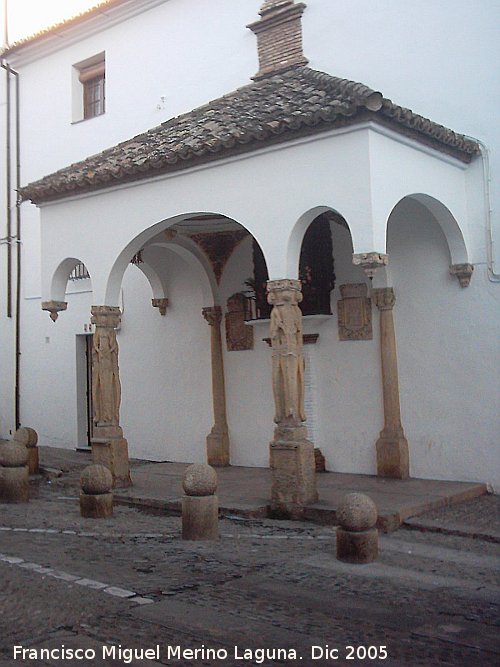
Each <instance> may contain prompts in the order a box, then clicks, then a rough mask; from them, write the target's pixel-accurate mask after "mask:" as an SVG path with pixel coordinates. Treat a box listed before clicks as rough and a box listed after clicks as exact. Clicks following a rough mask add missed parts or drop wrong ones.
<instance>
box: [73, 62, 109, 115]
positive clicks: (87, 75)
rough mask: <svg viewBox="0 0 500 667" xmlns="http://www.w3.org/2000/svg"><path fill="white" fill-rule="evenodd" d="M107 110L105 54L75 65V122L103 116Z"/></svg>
mask: <svg viewBox="0 0 500 667" xmlns="http://www.w3.org/2000/svg"><path fill="white" fill-rule="evenodd" d="M105 111H106V63H105V54H104V52H103V53H99V54H97V55H95V56H92V57H91V58H87V60H83V61H82V62H80V63H77V64H75V65H73V122H78V121H81V120H87V119H89V118H95V117H96V116H102V114H103V113H104V112H105Z"/></svg>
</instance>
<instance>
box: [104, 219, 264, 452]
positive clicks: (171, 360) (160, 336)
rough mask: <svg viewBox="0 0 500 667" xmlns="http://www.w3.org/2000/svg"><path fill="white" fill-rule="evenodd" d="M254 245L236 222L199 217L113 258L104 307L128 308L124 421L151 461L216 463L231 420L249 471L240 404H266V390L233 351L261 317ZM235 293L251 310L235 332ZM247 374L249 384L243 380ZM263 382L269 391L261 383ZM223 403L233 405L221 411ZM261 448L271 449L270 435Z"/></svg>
mask: <svg viewBox="0 0 500 667" xmlns="http://www.w3.org/2000/svg"><path fill="white" fill-rule="evenodd" d="M255 245H256V241H255V239H254V238H253V236H252V235H251V234H250V233H249V232H248V231H247V229H245V228H244V227H243V226H242V225H240V224H239V223H238V222H237V221H235V220H232V219H230V218H228V217H226V216H224V215H221V214H217V213H209V212H194V213H189V214H183V215H182V216H176V217H175V218H171V219H169V220H164V221H161V222H160V223H158V224H156V225H154V226H152V227H150V228H148V229H147V230H144V232H142V233H141V234H140V235H138V236H137V237H136V238H134V239H133V240H131V241H130V242H129V243H128V244H127V246H126V247H125V248H124V249H123V250H122V252H121V253H120V255H119V256H118V257H117V259H116V260H115V262H114V265H113V266H112V269H111V271H110V273H109V276H108V280H107V287H106V292H105V293H106V295H107V296H106V301H107V303H106V305H108V306H109V305H112V306H113V305H115V304H117V302H118V301H120V304H119V305H120V306H121V305H122V304H123V312H122V325H121V329H120V332H119V334H118V339H119V347H120V378H121V382H122V406H121V411H120V421H121V425H122V426H123V429H124V432H125V433H126V434H127V439H128V441H129V447H130V451H131V453H132V454H133V452H134V442H136V441H138V440H140V441H141V450H142V452H144V455H146V456H147V457H149V458H151V459H157V460H158V459H160V460H165V459H168V460H172V461H182V462H192V461H206V460H207V455H208V458H209V460H210V457H209V453H210V451H211V450H210V447H209V436H210V435H213V432H214V429H215V436H217V437H218V436H219V435H220V433H219V429H218V428H215V427H216V426H217V427H218V426H219V425H220V423H219V422H217V419H219V420H220V419H221V414H223V420H226V419H227V422H229V425H230V429H231V443H232V442H233V439H234V442H235V443H236V445H235V447H236V450H237V452H236V455H235V459H234V460H233V454H231V462H236V463H243V462H244V463H248V461H241V460H240V461H238V452H239V453H240V455H241V453H242V452H244V451H245V452H246V451H249V442H247V441H246V440H245V438H247V437H248V438H251V436H250V434H249V433H248V427H247V424H246V422H245V419H246V415H243V416H242V415H241V412H242V411H241V403H242V401H243V402H244V403H246V404H248V403H249V402H250V400H253V399H252V397H250V396H249V397H248V400H246V393H247V390H248V393H249V394H250V393H251V392H254V393H255V394H257V395H258V396H259V399H260V395H261V394H262V393H263V392H262V391H259V389H258V387H253V386H251V385H252V382H253V377H252V379H251V380H249V379H248V378H249V376H250V374H251V373H250V371H251V369H252V364H251V363H250V362H249V359H248V358H243V356H241V355H234V354H229V352H231V353H232V352H234V351H237V350H238V351H239V350H241V351H243V350H248V349H250V347H249V346H247V345H244V346H242V345H241V340H240V339H238V336H237V334H238V332H240V331H241V330H243V331H244V332H245V333H246V334H250V333H251V329H252V327H251V325H248V326H247V325H245V322H244V321H243V320H244V318H245V321H249V320H253V319H255V305H254V304H255V294H254V293H253V292H252V290H251V287H250V285H249V284H250V283H251V281H252V279H253V278H254V276H255V270H254V257H253V252H254V251H253V249H254V246H255ZM261 252H262V251H261ZM264 266H265V260H264ZM266 270H267V269H266ZM120 294H122V296H120ZM236 295H239V296H240V297H241V298H242V299H243V300H244V301H245V312H244V313H242V314H241V315H242V319H241V322H239V325H238V326H239V329H238V327H236V328H237V329H238V331H236V333H235V328H234V326H233V324H234V316H235V313H234V312H231V318H228V317H227V315H228V310H229V307H228V303H231V304H233V303H234V301H235V296H236ZM150 297H151V298H150ZM151 299H152V301H153V305H157V304H158V302H161V305H162V306H163V312H162V311H160V313H161V314H162V315H164V317H161V318H160V317H158V316H157V311H154V310H153V308H151V305H150V302H151ZM155 302H156V303H155ZM158 305H160V304H158ZM237 315H239V313H237ZM229 319H230V320H231V321H229ZM224 332H225V334H226V336H224ZM224 338H225V339H226V340H225V341H224ZM250 338H251V336H248V337H247V342H248V343H249V344H250V343H251V342H252V341H250ZM235 340H236V342H235ZM256 354H257V355H259V354H260V355H261V356H262V361H263V362H265V363H266V366H265V373H266V380H267V381H268V376H267V373H268V368H267V359H266V358H265V355H266V350H265V349H264V350H259V352H258V353H256ZM247 366H248V368H247ZM262 366H263V368H264V364H262ZM242 373H244V374H246V375H247V382H246V383H242V382H241V380H240V377H241V375H242ZM221 378H222V384H221ZM224 382H225V385H226V388H225V392H221V391H220V388H221V386H223V383H224ZM256 382H257V384H262V379H261V380H260V382H259V380H258V379H257V380H256ZM223 394H224V396H223V398H221V396H222V395H223ZM216 400H217V401H219V402H218V403H217V405H216ZM222 400H226V405H225V406H223V407H222V410H219V408H220V406H221V401H222ZM268 402H270V401H269V399H268ZM138 405H140V406H141V408H140V409H138V408H137V406H138ZM262 411H265V407H264V408H263V410H262ZM214 421H215V423H214ZM271 421H272V418H271V416H270V418H269V422H271ZM240 422H241V423H240ZM212 424H213V426H212ZM211 426H212V431H210V427H211ZM223 427H224V428H223V429H222V431H224V429H226V431H227V430H228V428H229V427H228V426H227V423H224V424H223ZM209 432H210V433H209ZM207 433H209V436H207ZM215 436H214V437H215ZM213 440H214V438H212V440H211V442H212V441H213ZM262 442H263V443H264V445H263V447H265V438H264V437H263V438H262ZM266 456H267V454H266ZM219 465H223V464H219Z"/></svg>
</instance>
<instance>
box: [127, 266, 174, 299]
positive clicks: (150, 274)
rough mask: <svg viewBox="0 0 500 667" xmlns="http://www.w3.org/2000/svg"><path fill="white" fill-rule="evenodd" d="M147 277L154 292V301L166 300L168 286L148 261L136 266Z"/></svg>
mask: <svg viewBox="0 0 500 667" xmlns="http://www.w3.org/2000/svg"><path fill="white" fill-rule="evenodd" d="M135 266H136V267H137V268H138V269H139V270H140V271H142V273H143V274H144V275H145V277H146V279H147V281H148V283H149V285H150V287H151V292H152V298H153V299H164V298H166V296H167V286H166V284H165V283H164V281H163V280H162V279H161V278H160V276H159V275H158V273H157V271H156V269H155V268H154V267H153V266H152V265H151V264H149V263H148V261H147V260H146V261H145V262H143V263H142V264H136V265H135Z"/></svg>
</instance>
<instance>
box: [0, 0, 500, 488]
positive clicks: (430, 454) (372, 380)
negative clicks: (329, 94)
mask: <svg viewBox="0 0 500 667" xmlns="http://www.w3.org/2000/svg"><path fill="white" fill-rule="evenodd" d="M260 4H261V2H260V1H259V0H244V1H239V2H234V1H231V0H214V1H213V2H210V3H207V2H203V1H202V0H182V1H181V0H163V1H161V0H160V1H159V0H142V1H140V2H137V1H136V2H124V3H122V4H118V5H117V6H115V7H114V8H113V7H112V8H110V9H108V10H107V11H105V12H103V13H98V14H96V15H92V16H90V17H89V19H87V21H84V22H82V23H80V24H78V25H76V26H73V27H66V28H65V29H61V31H56V33H54V34H52V33H49V34H48V35H47V36H46V37H45V38H42V39H39V40H37V41H34V42H32V43H28V44H26V45H25V46H24V47H23V48H21V49H19V50H17V51H14V52H13V53H12V54H11V55H10V56H9V57H8V59H7V60H8V62H9V64H10V65H11V67H12V68H14V69H15V70H16V71H17V72H18V73H19V82H20V93H21V96H20V131H21V167H22V184H23V185H25V184H27V183H28V182H31V181H34V180H36V179H39V178H41V177H43V176H45V175H46V174H49V173H51V172H53V171H55V170H57V169H60V168H62V167H65V166H67V165H68V164H70V163H72V162H75V161H78V160H81V159H83V158H85V157H87V156H89V155H92V154H94V153H96V152H99V151H101V150H103V149H104V148H107V147H109V146H112V145H115V144H116V143H118V142H120V141H124V140H126V139H129V138H130V137H132V136H134V135H135V134H138V133H140V132H143V131H145V130H147V129H148V128H151V127H154V126H156V125H158V124H159V123H160V122H162V121H164V120H167V119H168V118H170V117H173V116H176V115H178V114H181V113H184V112H187V111H189V110H191V109H193V108H195V107H197V106H200V105H202V104H204V103H205V102H207V101H208V100H211V99H214V98H217V97H219V96H221V95H223V94H225V93H227V92H229V91H232V90H234V89H235V88H237V87H239V86H241V85H244V84H246V83H248V82H249V78H250V77H251V76H252V75H253V74H254V73H255V72H256V71H257V69H258V65H257V50H256V43H255V36H254V35H253V34H252V33H251V32H250V31H249V30H247V29H246V28H245V26H246V25H247V24H248V23H250V22H251V21H254V20H255V19H256V18H257V16H258V14H257V12H258V10H259V6H260ZM306 4H307V8H306V10H305V12H304V17H303V41H304V52H305V54H306V56H307V57H308V58H309V66H310V67H312V68H315V69H319V70H323V71H326V72H329V73H331V74H334V75H335V76H339V77H345V78H349V79H352V80H355V81H361V82H363V83H365V84H367V85H369V86H370V87H372V88H373V89H374V90H380V91H381V92H382V93H383V94H384V96H386V97H389V98H391V99H393V100H394V101H395V102H397V103H398V104H401V105H403V106H407V107H410V108H412V109H414V110H415V111H416V112H418V113H421V114H423V115H424V116H427V117H429V118H431V119H432V120H434V121H436V122H439V123H442V124H444V125H446V126H447V127H451V128H452V129H453V130H455V131H458V132H461V133H464V134H466V135H470V136H473V137H474V138H475V139H478V140H479V141H481V142H482V143H484V145H485V146H486V148H487V151H486V150H485V153H484V156H488V157H489V159H488V160H486V159H485V158H483V157H481V156H478V157H476V158H474V159H473V161H472V163H471V164H465V163H463V162H460V161H459V160H457V159H455V158H452V157H449V156H446V155H444V154H442V153H440V152H439V151H437V150H435V149H433V148H428V147H426V146H423V145H421V144H417V142H415V141H414V140H412V139H408V138H406V137H402V136H400V135H398V134H396V133H394V132H392V131H391V130H387V129H385V128H381V127H379V126H377V125H375V124H373V123H367V124H364V125H357V126H352V127H349V128H343V129H340V130H332V131H331V132H324V133H321V134H317V135H313V136H310V137H302V138H300V139H298V140H296V141H290V142H287V143H283V144H279V145H276V146H273V147H265V148H262V149H258V150H255V151H253V152H248V153H246V154H244V155H240V156H234V157H230V158H227V159H221V160H217V161H214V162H211V163H208V164H206V165H202V166H199V167H196V168H193V169H186V170H183V171H179V172H175V173H173V174H168V175H167V174H165V175H159V176H158V177H156V178H153V179H144V180H140V181H137V182H134V183H129V184H123V185H118V186H115V187H110V188H107V189H101V190H98V191H96V192H91V193H86V194H82V195H78V196H73V197H70V198H64V199H60V200H58V201H56V202H53V203H47V204H42V205H41V206H40V208H39V209H38V208H36V207H35V206H33V205H31V204H27V203H24V204H23V205H22V294H21V297H22V298H21V318H20V330H21V337H20V350H21V355H22V356H21V365H20V383H19V389H20V408H19V411H20V417H21V423H22V424H23V425H27V426H32V427H34V428H35V429H36V430H37V431H38V433H39V437H40V442H41V444H51V445H58V446H77V445H85V444H86V400H85V391H84V390H83V389H82V388H83V387H84V384H85V381H86V380H85V373H86V370H85V368H86V367H85V356H84V355H85V345H84V334H85V331H86V330H87V329H88V322H89V318H90V307H91V306H92V305H101V304H103V305H104V304H106V305H110V306H114V305H119V306H120V307H121V308H122V311H123V316H122V326H121V329H120V331H119V334H118V341H119V345H120V376H121V382H122V404H121V425H122V427H123V430H124V434H125V436H126V438H127V439H128V442H129V449H130V454H131V456H135V457H143V458H149V459H152V460H177V461H203V460H205V457H206V452H205V438H206V435H207V433H208V432H209V431H210V428H211V425H212V421H213V414H212V398H211V369H210V354H209V349H210V347H209V346H210V337H209V330H208V326H207V324H206V322H205V321H204V320H203V318H202V317H201V309H202V308H203V307H206V306H211V305H213V304H214V303H215V304H218V305H221V306H222V307H223V308H224V306H225V304H226V301H227V298H228V297H229V296H230V295H231V294H233V293H235V292H237V291H240V290H242V288H243V284H244V281H245V280H246V279H247V278H248V277H250V276H251V274H252V268H253V267H252V254H251V239H245V240H244V241H243V242H242V243H241V244H240V245H239V246H238V247H237V249H236V250H235V251H234V252H233V254H232V255H231V257H230V259H229V261H228V263H227V265H226V266H225V269H224V271H223V274H222V277H221V280H220V283H219V284H217V283H216V281H215V280H214V279H213V276H212V278H210V270H209V269H207V266H208V261H207V259H206V258H204V257H203V255H202V254H201V253H200V252H199V251H196V252H193V251H194V248H193V247H192V244H191V246H190V245H189V242H188V241H187V240H185V239H184V240H182V242H181V239H180V238H177V239H176V240H175V239H174V241H168V240H167V239H166V237H165V235H164V234H163V232H164V231H165V230H167V229H168V228H170V227H172V226H173V225H178V224H179V222H182V221H183V220H185V219H186V218H191V217H193V216H194V215H200V214H203V215H206V214H216V215H224V216H226V217H227V218H230V219H231V220H233V221H235V222H236V223H238V224H239V225H241V226H242V227H243V228H245V229H246V230H248V231H249V232H250V233H251V234H252V235H253V236H254V237H255V239H257V241H258V242H259V244H260V246H261V248H262V251H263V253H264V256H265V258H266V261H267V267H268V270H269V277H270V279H279V278H296V277H297V272H298V260H299V253H300V247H301V242H302V238H303V235H304V233H305V231H306V229H307V227H308V225H309V223H310V222H311V221H312V220H313V219H314V218H315V217H316V215H318V214H319V213H321V212H323V211H325V210H333V211H336V212H338V213H339V214H340V215H341V216H342V217H343V218H344V220H345V221H346V222H347V224H348V226H349V230H347V229H346V228H344V227H341V226H340V225H337V224H332V237H333V238H332V240H333V249H334V250H333V254H334V260H335V273H336V276H337V280H336V287H335V290H334V291H333V292H332V315H331V316H330V317H326V316H325V317H324V316H309V317H306V318H304V319H305V325H304V326H305V331H306V332H310V333H318V334H319V338H318V341H317V343H316V344H315V345H314V346H310V348H309V347H308V350H307V355H308V357H309V358H310V360H311V359H312V363H311V368H312V369H313V371H314V373H313V374H314V377H313V378H311V383H312V387H311V388H310V392H311V397H312V398H313V400H314V439H315V445H316V446H317V447H320V448H321V450H322V452H323V454H324V455H325V457H326V461H327V467H328V468H329V469H331V470H337V471H342V472H358V473H367V474H374V473H375V472H376V460H375V442H376V440H377V438H378V434H379V432H380V430H381V428H382V426H383V408H382V392H381V371H380V341H379V333H378V317H379V314H378V311H377V309H376V308H375V306H374V305H373V312H372V317H373V339H372V340H361V341H340V340H339V336H338V326H337V312H336V309H337V300H338V299H339V298H340V294H339V286H340V285H342V284H345V283H357V282H369V281H368V279H367V278H366V276H365V274H364V273H363V270H362V269H361V268H360V267H356V266H354V265H353V263H352V253H365V252H373V251H376V252H380V253H384V252H387V253H388V255H389V265H388V269H387V271H381V270H379V271H378V273H377V274H376V276H375V279H374V286H384V285H386V284H387V285H390V286H394V290H395V292H396V298H397V301H396V306H395V309H394V318H395V326H396V335H397V346H398V363H399V384H400V394H401V413H402V423H403V426H404V428H405V432H406V436H407V438H408V441H409V445H410V461H411V464H410V465H411V474H412V476H414V477H427V478H441V479H463V480H473V481H482V482H487V483H489V484H491V485H492V486H493V487H494V488H498V484H499V483H500V456H499V451H498V445H499V435H498V434H499V432H500V429H499V426H500V424H499V418H498V414H499V410H498V408H499V407H500V406H499V400H498V397H499V396H500V391H499V390H500V379H499V378H500V373H499V370H500V369H499V363H498V362H499V345H498V341H499V339H500V338H499V334H500V318H499V316H498V314H499V312H500V308H499V305H500V287H499V284H498V275H495V272H496V274H498V273H499V271H498V263H497V264H496V266H495V265H494V264H493V261H492V260H493V255H494V245H492V244H491V238H490V237H491V236H493V235H494V233H490V231H491V229H493V230H496V229H497V228H498V226H499V225H498V220H497V216H498V198H499V189H498V183H496V182H495V181H494V179H491V176H494V174H495V173H498V171H499V169H498V167H499V160H500V158H499V155H500V145H499V136H498V131H497V129H496V127H494V125H493V124H492V123H491V109H496V108H497V107H498V102H499V100H498V99H495V95H496V96H497V97H498V89H497V87H496V86H495V85H494V81H493V69H494V68H492V67H491V66H490V63H491V61H492V60H491V58H492V57H491V53H492V52H494V51H495V50H496V51H497V52H498V43H500V41H499V40H498V37H499V35H495V34H494V31H495V26H497V25H498V8H495V7H494V6H493V5H488V6H478V5H477V3H474V4H473V3H469V2H455V1H454V2H451V1H450V2H443V3H439V5H438V6H436V5H435V3H432V5H431V3H430V2H427V1H424V0H419V1H418V2H415V3H412V6H411V7H407V6H406V5H405V6H404V7H400V6H398V5H397V4H395V3H393V2H389V1H388V0H387V1H381V2H378V3H372V2H368V1H364V0H359V2H356V3H354V4H353V3H352V2H349V3H344V2H340V0H338V1H337V0H336V1H335V2H331V1H326V0H308V1H307V3H306ZM431 9H432V11H431ZM443 26H446V32H444V28H443ZM465 30H466V33H467V34H466V35H464V31H465ZM497 30H498V28H497ZM454 44H457V48H456V49H455V48H453V45H454ZM458 47H460V48H458ZM102 52H104V53H105V59H106V87H107V91H106V113H105V114H103V115H102V116H99V117H96V118H93V119H89V120H86V121H82V122H72V121H73V119H74V113H75V111H74V106H75V105H74V96H75V95H76V94H78V87H77V86H76V88H75V81H74V71H73V65H74V64H76V63H80V62H82V61H85V60H87V59H89V58H92V57H93V56H95V55H96V54H99V53H102ZM451 52H452V53H453V58H450V53H451ZM451 63H452V64H451ZM456 71H459V72H460V74H461V77H462V79H461V83H460V87H458V86H457V83H456V76H455V72H456ZM75 90H76V91H77V92H75ZM464 91H465V93H464ZM464 95H465V98H466V99H465V100H464ZM41 119H43V120H41ZM1 132H2V135H1V136H2V141H3V137H4V136H5V128H4V127H2V130H1ZM0 168H1V169H2V178H4V177H5V164H4V161H3V162H2V164H1V167H0ZM490 179H491V180H490ZM4 190H5V188H3V191H4ZM490 209H491V210H490ZM1 210H2V211H3V210H5V205H3V206H2V209H1ZM2 219H3V218H2ZM2 236H4V234H3V233H2ZM499 246H500V243H499V244H498V245H497V248H498V247H499ZM141 248H145V250H144V253H145V263H146V265H147V266H148V267H150V269H151V271H152V272H153V273H151V272H150V275H149V278H150V280H149V282H148V280H147V279H146V277H145V275H144V274H143V273H142V272H141V271H140V270H139V269H138V268H137V267H136V266H132V265H130V263H129V262H130V258H131V257H132V256H133V254H134V253H135V252H137V251H139V250H140V249H141ZM0 251H1V263H2V290H1V294H0V308H1V318H2V326H1V334H0V335H1V347H0V355H1V356H0V364H1V376H2V384H1V386H0V437H9V434H10V433H12V432H13V430H14V429H15V423H14V422H15V416H14V398H13V397H14V393H15V392H14V384H15V382H14V351H15V340H14V337H15V331H14V320H15V318H14V317H13V318H7V317H6V316H5V313H6V294H7V289H6V286H5V280H4V278H5V275H6V269H5V264H6V254H7V250H6V245H2V246H1V248H0ZM42 258H43V261H42ZM71 258H73V259H74V261H75V262H76V261H80V262H83V263H84V264H85V265H86V267H87V268H88V270H89V273H90V275H91V280H84V281H78V282H76V281H75V282H70V283H68V284H67V285H66V281H67V276H68V273H69V270H70V269H71V268H72V263H71V262H69V263H68V262H67V263H66V264H63V267H64V270H62V269H59V271H58V267H61V262H63V261H64V260H69V259H71ZM14 259H15V257H14ZM463 263H471V264H473V265H474V273H473V276H472V280H471V282H470V285H469V286H468V287H467V288H461V287H460V286H459V283H458V282H457V280H456V278H454V277H452V276H451V275H450V274H449V266H450V264H463ZM14 266H15V262H14ZM68 267H69V268H68ZM143 268H144V269H145V272H146V273H147V272H148V269H147V268H146V267H143ZM14 273H15V272H14ZM152 287H153V294H152V292H151V290H152ZM65 289H67V290H68V293H67V294H66V295H65V294H64V290H65ZM155 290H156V292H157V293H155ZM162 290H166V294H164V293H162ZM163 295H164V296H168V299H169V308H168V311H167V314H166V316H165V317H161V316H160V315H159V314H158V311H157V309H153V308H152V307H151V302H150V299H151V297H152V296H163ZM51 299H53V300H60V301H67V302H68V309H67V311H66V312H63V313H62V314H60V316H59V318H58V320H57V322H56V323H53V322H52V321H51V320H50V319H49V317H48V315H47V313H46V312H43V311H42V310H41V301H42V300H44V301H45V300H51ZM253 326H254V338H255V344H254V349H253V350H244V351H238V352H235V351H233V352H228V351H227V350H226V349H224V364H225V381H226V395H227V412H228V423H229V431H230V439H231V463H232V464H234V465H249V466H266V465H268V457H269V450H268V445H269V440H270V438H271V435H272V426H273V397H272V389H271V377H270V376H271V371H270V363H271V362H270V350H269V347H268V346H267V344H266V343H264V342H262V340H261V339H262V338H265V337H266V336H268V331H267V327H268V325H267V323H265V322H256V323H255V324H254V325H253Z"/></svg>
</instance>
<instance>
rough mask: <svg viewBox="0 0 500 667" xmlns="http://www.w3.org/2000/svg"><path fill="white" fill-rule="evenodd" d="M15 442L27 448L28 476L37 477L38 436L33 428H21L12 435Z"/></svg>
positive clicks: (38, 463)
mask: <svg viewBox="0 0 500 667" xmlns="http://www.w3.org/2000/svg"><path fill="white" fill-rule="evenodd" d="M13 439H14V440H15V441H16V442H19V443H21V444H22V445H24V446H25V447H26V448H27V452H28V471H29V474H30V475H38V473H39V472H40V459H39V455H38V447H37V443H38V434H37V432H36V431H35V429H34V428H29V427H27V426H22V427H21V428H18V429H17V431H16V432H15V433H14V438H13Z"/></svg>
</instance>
